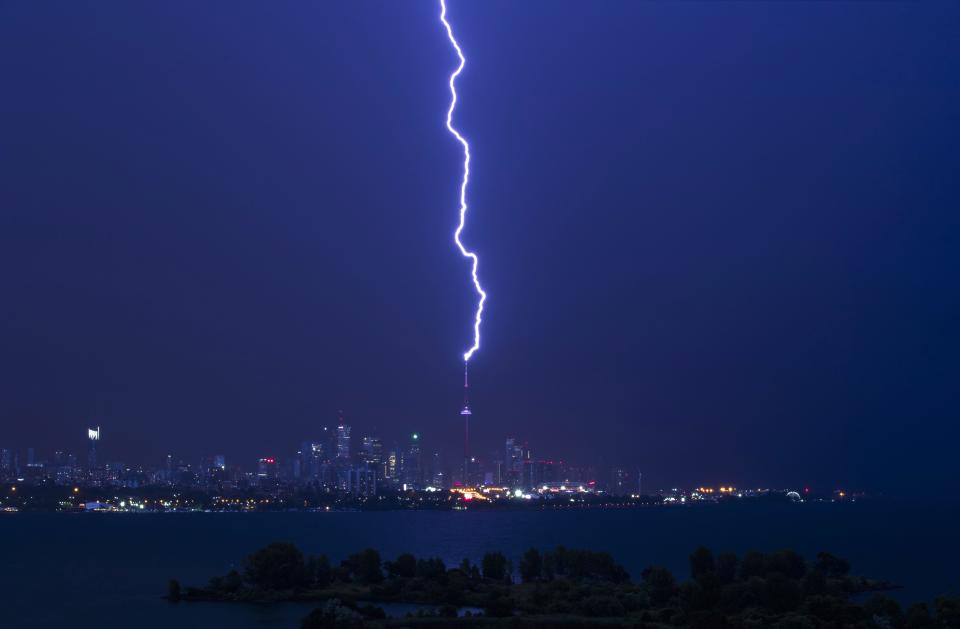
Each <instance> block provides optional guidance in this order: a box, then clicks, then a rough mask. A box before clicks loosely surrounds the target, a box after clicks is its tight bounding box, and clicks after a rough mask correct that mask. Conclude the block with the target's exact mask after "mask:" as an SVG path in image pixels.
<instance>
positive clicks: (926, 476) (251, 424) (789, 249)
mask: <svg viewBox="0 0 960 629" xmlns="http://www.w3.org/2000/svg"><path fill="white" fill-rule="evenodd" d="M450 19H451V21H452V22H453V25H454V27H455V29H456V32H457V35H458V38H459V39H460V41H461V43H462V45H463V47H464V50H465V52H466V54H467V57H468V65H467V68H466V70H465V72H464V74H463V75H462V79H461V81H460V83H459V91H460V95H461V101H460V107H459V109H458V114H457V117H456V124H457V125H458V126H459V127H460V128H461V129H462V130H463V132H464V133H465V134H466V135H467V136H468V138H469V139H470V141H471V145H472V149H473V154H474V160H473V179H472V187H471V188H470V202H471V208H472V214H471V216H470V219H469V223H468V228H467V231H466V233H465V236H464V238H465V240H466V242H467V244H468V245H469V246H471V247H473V248H474V249H476V251H477V252H478V253H479V254H480V256H481V268H480V273H481V278H482V281H483V282H484V284H485V287H486V288H487V290H488V292H489V295H490V296H489V300H488V310H487V316H486V319H485V322H484V327H483V335H484V337H483V338H484V342H483V347H482V349H481V351H480V352H479V353H478V354H477V355H476V356H475V358H474V360H473V361H472V362H471V376H472V384H473V385H474V389H473V406H474V409H475V414H474V425H473V434H474V436H475V439H476V444H477V450H478V451H479V452H480V453H481V454H484V455H486V454H487V453H488V452H490V451H491V450H493V448H494V447H497V448H499V447H500V445H501V444H502V442H503V438H504V437H506V436H507V435H515V436H517V437H518V438H521V439H526V440H529V441H530V443H531V447H532V449H533V452H534V455H535V456H537V457H551V458H560V459H565V460H569V461H571V462H581V463H586V462H597V463H601V462H602V463H624V464H628V465H630V466H632V467H633V466H635V467H639V468H640V469H642V470H643V471H644V475H645V479H647V483H645V484H646V485H647V486H649V487H650V488H653V487H657V486H670V485H672V484H677V483H684V484H685V483H700V482H707V483H720V482H729V483H736V484H738V485H747V484H750V485H758V484H762V485H792V486H798V485H801V484H803V485H811V486H813V487H814V488H821V489H831V488H834V487H841V486H844V487H847V486H850V487H862V488H867V489H883V490H890V491H901V490H903V489H905V488H907V487H911V486H914V485H916V484H921V485H923V486H924V487H925V488H926V489H931V488H933V489H936V488H939V487H943V486H945V485H946V484H948V483H953V482H954V481H955V480H956V478H955V477H956V474H957V471H958V464H957V462H956V460H957V459H956V456H957V455H956V452H957V446H956V444H957V439H958V438H960V429H958V427H957V424H958V419H960V408H958V406H960V405H958V401H957V399H958V390H960V376H958V374H960V370H958V367H957V365H958V351H960V343H958V340H960V332H958V325H960V282H958V277H957V275H958V273H957V271H958V269H960V238H958V236H960V212H958V210H960V177H958V171H960V169H958V166H960V117H958V116H960V113H958V112H960V37H957V33H958V32H960V4H957V3H954V2H947V3H936V2H922V3H920V2H904V3H897V2H875V3H872V2H853V3H848V4H844V3H826V2H806V3H805V2H776V3H759V2H749V3H712V2H711V3H702V4H701V3H696V2H680V3H672V2H670V3H667V2H663V3H643V2H612V1H611V2H567V1H553V0H551V1H549V2H547V1H537V2H533V1H528V2H514V1H505V0H503V1H496V2H494V1H483V2H478V1H473V2H469V1H467V0H450ZM455 64H456V57H455V56H454V53H453V51H452V50H451V48H450V47H449V45H448V43H447V41H446V38H445V34H444V32H443V31H442V30H441V25H440V23H439V21H438V11H437V6H436V5H435V3H434V2H430V1H423V2H387V1H381V2H356V1H351V2H339V3H317V2H279V1H272V2H227V1H221V2H192V1H171V0H167V1H165V2H154V3H142V2H126V1H120V0H117V1H112V2H108V1H101V2H88V3H78V2H71V1H61V2H42V3H38V2H30V1H29V0H21V1H16V2H10V1H8V2H3V3H2V4H0V81H2V83H0V294H2V303H0V446H5V447H17V448H20V449H23V448H26V447H27V446H34V447H36V448H37V449H38V450H39V451H40V453H41V454H43V453H44V452H49V451H52V450H53V449H54V448H57V449H66V450H70V451H74V452H78V453H82V452H83V448H84V439H83V438H84V436H85V429H86V427H87V425H96V424H100V425H101V426H102V427H103V435H104V437H103V439H104V441H103V443H102V452H103V453H104V454H103V457H104V458H106V459H110V460H116V459H120V460H125V461H128V462H144V463H148V464H152V463H155V462H159V460H160V458H161V457H162V456H163V455H165V454H166V453H167V452H168V451H172V452H173V453H174V454H176V455H177V456H181V457H184V458H187V459H189V458H192V457H196V456H199V455H212V454H216V453H224V454H226V455H227V457H228V459H229V460H231V461H232V462H239V463H243V464H247V465H249V464H250V463H252V459H253V458H254V457H256V456H260V455H266V454H272V455H276V456H280V457H283V456H285V455H290V454H292V453H293V452H294V451H295V449H296V447H297V445H298V444H299V442H301V441H303V440H307V439H310V438H312V437H315V436H316V435H317V433H318V430H319V426H321V425H323V424H331V423H333V422H335V420H336V413H337V410H338V409H343V410H344V413H345V415H346V418H347V420H348V423H351V424H353V425H354V426H355V434H356V435H357V436H359V435H360V434H363V433H367V432H370V431H372V430H373V429H374V427H376V429H377V431H378V432H379V433H380V434H381V435H382V436H383V437H384V439H385V441H386V442H387V445H390V444H391V443H392V442H394V441H395V440H400V439H402V438H404V435H406V434H407V433H409V432H410V431H412V430H418V431H420V432H421V433H422V434H423V435H424V438H425V440H426V445H427V447H428V448H434V447H441V448H443V449H444V450H445V451H446V452H447V453H449V454H450V455H451V456H450V458H453V459H456V455H457V454H458V452H459V450H458V445H457V444H458V443H459V440H460V438H461V430H462V425H461V423H460V418H459V416H458V414H457V413H458V410H459V405H460V404H461V390H460V384H461V377H462V362H461V354H462V352H463V350H464V349H465V348H466V347H468V346H469V343H470V339H471V323H472V309H473V306H474V295H473V293H472V290H471V287H470V285H469V280H468V270H469V269H468V265H467V263H466V261H464V260H463V259H462V258H460V256H459V254H458V252H457V251H456V249H455V248H454V246H453V242H452V239H451V233H452V229H453V227H454V225H455V223H456V196H457V186H458V183H459V181H458V178H459V169H460V152H459V146H458V145H457V144H456V142H455V141H453V139H452V138H451V137H450V136H449V135H448V134H447V132H446V130H445V129H444V126H443V118H444V115H445V111H446V107H447V105H448V98H449V93H448V91H447V84H446V80H447V76H448V74H449V72H450V71H451V70H452V69H453V68H454V67H455Z"/></svg>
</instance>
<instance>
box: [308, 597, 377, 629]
mask: <svg viewBox="0 0 960 629" xmlns="http://www.w3.org/2000/svg"><path fill="white" fill-rule="evenodd" d="M300 627H301V629H361V628H362V627H363V616H361V615H360V613H359V612H357V611H356V610H354V609H350V608H349V607H347V606H345V605H341V604H340V601H339V600H337V599H335V598H332V599H330V600H329V601H327V602H326V604H325V605H324V606H323V607H318V608H317V609H315V610H313V611H312V612H310V613H309V614H308V615H307V617H306V618H304V619H303V620H302V621H301V622H300Z"/></svg>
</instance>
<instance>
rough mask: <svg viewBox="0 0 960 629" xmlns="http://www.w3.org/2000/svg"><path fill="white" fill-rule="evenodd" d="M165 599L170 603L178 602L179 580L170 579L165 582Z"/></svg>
mask: <svg viewBox="0 0 960 629" xmlns="http://www.w3.org/2000/svg"><path fill="white" fill-rule="evenodd" d="M167 600H168V601H170V602H171V603H178V602H180V582H179V581H177V580H176V579H170V582H169V583H167Z"/></svg>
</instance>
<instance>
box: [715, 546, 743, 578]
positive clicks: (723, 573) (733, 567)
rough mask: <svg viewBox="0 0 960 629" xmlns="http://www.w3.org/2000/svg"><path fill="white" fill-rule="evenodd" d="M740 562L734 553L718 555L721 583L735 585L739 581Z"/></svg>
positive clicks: (718, 573)
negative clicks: (738, 569)
mask: <svg viewBox="0 0 960 629" xmlns="http://www.w3.org/2000/svg"><path fill="white" fill-rule="evenodd" d="M739 564H740V560H739V559H737V556H736V555H735V554H734V553H720V554H719V555H717V576H718V577H720V581H721V583H733V582H734V581H736V580H737V568H738V567H739Z"/></svg>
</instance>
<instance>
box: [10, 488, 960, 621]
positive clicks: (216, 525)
mask: <svg viewBox="0 0 960 629" xmlns="http://www.w3.org/2000/svg"><path fill="white" fill-rule="evenodd" d="M958 522H960V504H958V503H903V502H896V501H877V502H860V503H856V504H739V505H737V504H734V505H697V506H669V507H653V508H644V509H630V510H591V511H530V512H506V511H501V512H489V513H484V512H469V511H467V512H430V511H393V512H381V513H179V514H112V513H103V514H29V513H22V514H4V515H0V626H2V627H7V626H9V627H17V628H34V627H44V628H46V627H65V626H70V627H97V628H98V629H113V628H115V627H116V628H118V629H119V628H124V629H127V628H128V627H132V626H136V627H138V628H140V629H152V628H154V627H156V628H160V627H163V628H164V629H169V628H170V627H177V628H180V627H184V628H190V629H192V628H197V629H199V628H204V629H206V628H209V627H215V626H229V627H231V628H233V629H246V628H260V627H289V628H295V627H298V626H299V619H300V618H302V617H303V616H304V615H306V613H307V612H308V611H309V609H311V607H312V606H310V605H278V606H239V605H227V604H206V603H202V604H201V603H195V604H186V603H181V604H178V605H171V604H168V603H166V602H164V601H163V600H161V598H160V597H161V596H162V595H163V594H164V593H165V591H166V583H167V580H168V579H170V578H177V579H179V580H180V581H181V582H182V583H184V584H194V585H202V584H204V583H206V581H207V579H208V578H209V577H210V576H212V575H214V574H223V573H224V572H226V571H227V570H229V569H230V568H231V567H233V566H237V565H239V563H240V561H241V560H242V558H243V557H244V556H245V555H246V554H248V553H250V552H251V551H253V550H256V549H257V548H259V547H261V546H263V545H265V544H267V543H270V542H273V541H291V542H294V543H296V544H297V545H298V546H300V547H301V548H302V549H303V550H304V551H305V552H308V553H315V554H319V553H326V554H327V555H329V556H330V557H331V558H333V559H341V558H343V557H344V556H346V555H347V554H350V553H352V552H355V551H357V550H360V549H363V548H366V547H374V548H377V549H378V550H380V552H381V554H382V555H383V556H384V558H392V557H394V556H396V555H397V554H399V553H401V552H407V551H409V552H413V553H414V554H416V555H418V556H420V555H422V556H438V557H441V558H442V559H443V560H444V561H445V562H446V563H447V564H448V565H451V564H458V563H459V562H460V560H461V559H463V558H464V557H468V558H470V559H471V560H478V559H479V558H480V557H481V556H482V555H483V553H484V552H485V551H488V550H501V551H503V552H504V553H506V554H507V555H508V556H509V557H511V558H512V559H514V561H516V560H517V558H519V556H520V554H521V553H522V552H523V551H524V550H526V549H527V548H529V547H530V546H537V547H540V548H546V547H552V546H555V545H557V544H564V545H566V546H570V547H577V548H590V549H594V550H605V551H609V552H610V553H612V554H613V555H614V557H615V558H616V559H617V560H618V561H619V562H620V563H622V564H623V565H624V566H626V568H627V570H628V571H629V572H630V574H631V575H632V576H633V577H634V578H638V577H639V575H640V572H641V570H642V569H643V568H644V567H646V566H648V565H651V564H659V565H664V566H667V567H668V568H670V569H671V570H673V571H674V573H675V574H676V575H677V576H678V578H685V577H686V576H687V566H686V558H687V555H688V554H689V553H690V551H692V550H693V549H694V548H695V547H697V546H698V545H701V544H702V545H706V546H708V547H710V548H711V549H713V550H714V551H715V552H716V551H722V550H732V551H736V552H738V553H742V552H744V551H746V550H750V549H757V550H776V549H780V548H793V549H795V550H797V551H799V552H800V553H802V554H804V555H805V556H807V557H808V558H812V557H813V556H814V555H815V554H816V552H817V551H820V550H827V551H830V552H832V553H834V554H836V555H839V556H841V557H844V558H846V559H849V560H850V561H851V563H852V564H853V568H854V572H855V573H858V574H864V575H868V576H871V577H877V578H886V579H890V580H893V581H896V582H898V583H901V584H903V585H904V586H906V589H905V590H903V591H902V592H900V593H898V597H899V598H900V599H901V600H903V601H906V602H912V601H916V600H930V599H932V598H933V597H934V596H936V595H938V594H942V593H946V592H948V591H952V592H957V591H960V572H958V571H957V570H956V569H955V567H956V566H957V565H958V562H960V543H958V542H957V540H956V530H957V527H958Z"/></svg>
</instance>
